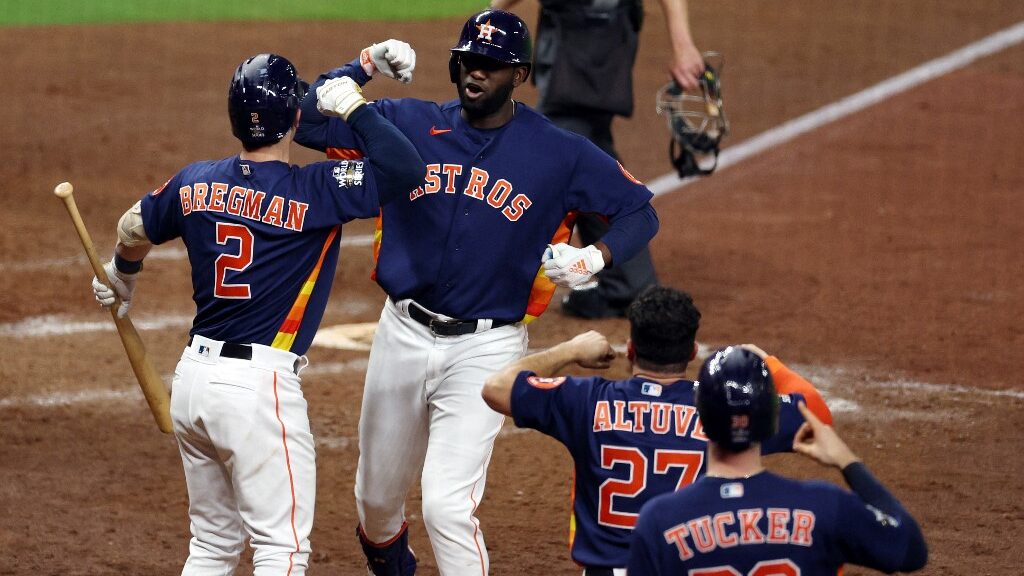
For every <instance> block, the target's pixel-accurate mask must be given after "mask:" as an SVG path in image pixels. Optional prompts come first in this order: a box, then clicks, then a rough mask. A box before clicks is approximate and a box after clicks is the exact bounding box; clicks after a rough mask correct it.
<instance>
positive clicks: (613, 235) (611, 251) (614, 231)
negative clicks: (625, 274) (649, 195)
mask: <svg viewBox="0 0 1024 576" xmlns="http://www.w3.org/2000/svg"><path fill="white" fill-rule="evenodd" d="M659 226H660V223H659V222H658V214H657V213H656V212H655V211H654V208H653V207H652V206H650V205H649V204H648V205H647V206H645V207H644V208H643V209H641V210H637V211H635V212H633V213H631V214H627V215H625V216H623V217H621V218H617V219H615V220H613V221H612V222H611V226H610V227H609V229H608V232H607V233H605V235H604V236H603V237H602V238H601V243H603V244H604V246H605V249H607V251H608V255H607V256H606V258H605V263H606V264H609V265H610V266H614V265H615V263H616V262H625V261H627V260H629V259H630V258H632V257H633V256H635V255H636V254H637V253H638V252H639V251H640V250H642V249H643V248H644V246H647V243H648V242H650V240H651V238H654V235H655V234H657V233H658V227H659ZM595 246H597V244H595ZM598 248H599V249H601V248H600V247H598ZM605 249H601V252H602V254H603V253H604V252H605Z"/></svg>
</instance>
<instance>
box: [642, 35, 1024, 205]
mask: <svg viewBox="0 0 1024 576" xmlns="http://www.w3.org/2000/svg"><path fill="white" fill-rule="evenodd" d="M1022 41H1024V22H1018V23H1017V24H1015V25H1013V26H1011V27H1009V28H1006V29H1004V30H1001V31H999V32H996V33H995V34H992V35H990V36H986V37H985V38H982V39H981V40H978V41H977V42H973V43H971V44H968V45H967V46H964V47H963V48H960V49H959V50H955V51H953V52H951V53H949V54H947V55H945V56H941V57H939V58H935V59H934V60H929V61H928V62H925V63H924V64H921V65H920V66H916V67H914V68H912V69H910V70H907V71H906V72H904V73H902V74H899V75H897V76H893V77H892V78H889V79H887V80H883V81H882V82H879V83H878V84H875V85H874V86H871V87H870V88H866V89H864V90H861V91H860V92H857V93H855V94H851V95H850V96H847V97H846V98H843V99H842V100H839V101H837V102H833V103H831V104H827V105H825V106H822V107H821V108H818V109H817V110H814V111H812V112H808V113H807V114H804V115H803V116H799V117H797V118H794V119H792V120H789V121H788V122H785V123H783V124H781V125H779V126H776V127H774V128H771V129H769V130H767V131H765V132H762V133H760V134H758V135H757V136H754V137H752V138H750V139H747V140H744V141H743V142H741V143H739V144H737V145H736V146H730V147H728V148H725V149H724V150H722V153H721V154H719V156H718V170H722V169H725V168H728V167H729V166H732V165H734V164H738V163H740V162H742V161H744V160H746V159H748V158H750V157H752V156H756V155H758V154H761V153H762V152H765V151H767V150H769V149H771V148H774V147H776V146H778V145H780V144H783V143H785V142H789V141H790V140H792V139H794V138H796V137H797V136H800V135H802V134H806V133H807V132H810V131H812V130H815V129H817V128H820V127H822V126H825V125H826V124H830V123H832V122H835V121H837V120H840V119H842V118H845V117H847V116H849V115H851V114H853V113H855V112H859V111H861V110H864V109H865V108H867V107H869V106H873V105H875V104H878V103H879V102H881V101H883V100H886V99H888V98H891V97H892V96H895V95H896V94H899V93H901V92H906V91H907V90H910V89H911V88H914V87H916V86H919V85H921V84H924V83H925V82H928V81H929V80H933V79H935V78H938V77H939V76H943V75H945V74H949V73H950V72H953V71H955V70H959V69H960V68H963V67H965V66H967V65H968V64H970V63H972V62H974V61H975V60H978V59H980V58H984V57H986V56H991V55H992V54H995V53H997V52H1001V51H1003V50H1005V49H1007V48H1009V47H1011V46H1014V45H1016V44H1019V43H1021V42H1022ZM696 180H699V177H691V178H687V179H681V178H679V176H678V175H677V174H675V173H669V174H665V175H663V176H659V177H657V178H655V179H654V180H651V181H650V182H648V184H647V187H648V188H649V189H650V190H651V192H653V193H654V195H655V196H660V195H662V194H667V193H669V192H674V191H676V190H678V189H680V188H682V187H683V186H686V185H688V184H691V183H693V182H694V181H696Z"/></svg>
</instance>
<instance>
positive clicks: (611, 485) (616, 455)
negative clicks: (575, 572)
mask: <svg viewBox="0 0 1024 576" xmlns="http://www.w3.org/2000/svg"><path fill="white" fill-rule="evenodd" d="M616 464H627V465H628V466H629V468H628V469H629V475H628V477H627V478H626V479H625V480H614V479H612V478H609V479H607V480H605V481H604V482H602V483H601V487H600V489H599V491H598V492H599V499H600V503H599V504H600V507H599V508H598V511H597V521H598V522H599V523H601V524H603V525H605V526H612V527H614V528H626V529H629V530H632V529H633V527H635V526H636V518H637V516H638V514H636V513H633V512H619V511H616V510H615V506H614V504H615V503H614V502H613V499H614V498H616V497H619V498H635V497H636V496H637V495H638V494H640V493H641V492H643V490H644V488H646V487H647V473H648V472H647V457H646V456H644V453H643V452H641V451H640V449H639V448H636V447H633V446H608V445H605V446H602V447H601V467H602V468H604V469H606V470H611V469H612V468H613V467H614V466H615V465H616ZM702 464H704V453H703V452H698V451H695V450H655V451H654V468H653V470H651V472H652V473H654V474H668V472H669V470H671V469H672V468H680V469H681V470H680V471H679V482H677V483H676V488H675V489H676V490H679V489H680V488H682V487H684V486H689V485H690V484H693V481H694V480H696V479H697V473H698V472H700V468H701V465H702Z"/></svg>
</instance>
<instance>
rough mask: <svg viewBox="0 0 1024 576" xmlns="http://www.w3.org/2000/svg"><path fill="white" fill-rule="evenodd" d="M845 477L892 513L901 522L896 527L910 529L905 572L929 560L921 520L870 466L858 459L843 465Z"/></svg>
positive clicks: (863, 497) (863, 496)
mask: <svg viewBox="0 0 1024 576" xmlns="http://www.w3.org/2000/svg"><path fill="white" fill-rule="evenodd" d="M842 471H843V478H844V479H845V480H846V483H847V485H849V486H850V489H851V490H853V492H854V493H855V494H857V496H859V497H860V498H861V500H863V501H864V502H865V503H867V504H870V505H871V506H873V507H874V508H876V509H878V510H880V511H881V512H883V513H885V514H886V515H888V516H891V517H892V518H893V519H895V520H896V521H897V522H898V525H897V526H895V527H896V528H899V529H901V530H904V531H906V533H907V536H908V540H907V551H906V554H905V555H904V558H903V563H902V565H901V566H899V567H898V569H899V570H900V571H902V572H909V571H912V570H917V569H919V568H921V567H923V566H924V565H925V563H926V562H927V561H928V545H927V544H926V543H925V540H924V534H923V533H922V532H921V527H920V526H918V524H917V521H916V520H914V517H913V516H911V515H910V513H909V512H907V511H906V509H904V508H903V505H902V504H900V502H899V500H897V499H896V497H895V496H893V495H892V494H891V493H890V492H889V491H888V490H887V489H886V488H885V486H883V485H882V483H881V482H879V481H878V479H877V478H875V477H874V475H873V474H871V471H869V470H868V468H867V466H866V465H865V464H864V463H863V462H861V461H859V460H858V461H854V462H852V463H850V464H847V465H846V466H843V467H842Z"/></svg>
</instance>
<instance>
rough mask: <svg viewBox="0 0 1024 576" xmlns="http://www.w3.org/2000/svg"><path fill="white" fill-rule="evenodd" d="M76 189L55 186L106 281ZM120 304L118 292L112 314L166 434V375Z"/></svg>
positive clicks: (168, 425) (67, 185)
mask: <svg viewBox="0 0 1024 576" xmlns="http://www.w3.org/2000/svg"><path fill="white" fill-rule="evenodd" d="M73 192H74V188H72V186H71V184H70V183H69V182H62V183H60V184H58V185H57V187H56V188H54V189H53V193H54V194H55V195H56V196H57V197H58V198H60V199H61V200H63V201H64V207H65V208H67V209H68V215H69V216H71V221H72V222H74V224H75V230H77V231H78V237H79V238H80V239H81V240H82V247H83V248H85V254H86V255H87V256H88V257H89V263H90V264H91V265H92V271H93V273H94V274H96V277H97V278H99V279H101V280H103V281H104V282H107V274H106V272H104V271H103V265H102V264H100V260H99V258H98V257H97V256H96V248H95V247H93V245H92V238H91V237H90V236H89V231H88V230H86V228H85V223H84V222H83V221H82V215H81V214H79V212H78V206H77V205H76V204H75V197H74V196H73V195H72V193H73ZM120 308H121V299H120V298H119V297H118V296H117V294H116V293H115V294H114V305H113V306H111V307H110V314H111V316H113V317H114V325H115V326H117V334H118V335H119V336H120V337H121V344H122V345H124V351H125V352H127V353H128V361H129V362H130V363H131V365H132V371H133V372H135V378H136V379H137V380H138V381H139V387H141V388H142V394H143V395H144V396H145V397H146V403H148V404H149V409H150V411H151V412H153V418H154V419H155V420H156V425H157V427H158V428H160V431H161V432H163V433H164V434H170V433H171V432H173V431H174V427H173V426H172V424H171V397H170V395H169V394H168V393H167V387H166V386H164V381H163V379H162V378H160V374H158V373H157V371H156V368H154V367H153V363H152V362H150V360H149V355H148V353H147V352H146V347H145V345H143V343H142V338H140V337H139V333H138V331H137V330H135V325H134V324H132V321H131V318H129V317H128V316H125V317H124V318H118V317H117V311H118V309H120Z"/></svg>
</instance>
